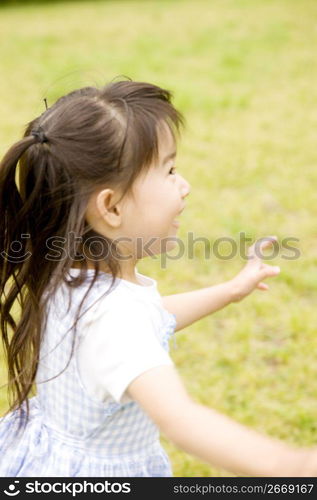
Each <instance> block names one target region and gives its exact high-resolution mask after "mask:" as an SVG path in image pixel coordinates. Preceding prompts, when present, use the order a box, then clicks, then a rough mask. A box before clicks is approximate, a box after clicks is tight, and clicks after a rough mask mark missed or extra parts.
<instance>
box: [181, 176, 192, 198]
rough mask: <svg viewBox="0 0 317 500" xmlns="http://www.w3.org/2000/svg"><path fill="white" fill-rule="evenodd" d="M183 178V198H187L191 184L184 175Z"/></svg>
mask: <svg viewBox="0 0 317 500" xmlns="http://www.w3.org/2000/svg"><path fill="white" fill-rule="evenodd" d="M181 180H182V188H181V193H182V198H185V197H186V196H188V195H189V193H190V184H189V182H187V181H186V179H184V177H182V179H181Z"/></svg>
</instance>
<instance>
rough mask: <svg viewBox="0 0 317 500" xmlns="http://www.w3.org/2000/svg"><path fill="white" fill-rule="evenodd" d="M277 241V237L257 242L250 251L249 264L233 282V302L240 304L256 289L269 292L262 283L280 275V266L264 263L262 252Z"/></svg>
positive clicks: (269, 237)
mask: <svg viewBox="0 0 317 500" xmlns="http://www.w3.org/2000/svg"><path fill="white" fill-rule="evenodd" d="M276 241H277V238H276V236H268V237H266V238H261V239H260V240H258V241H256V242H255V243H254V244H253V245H252V246H251V247H250V248H249V249H248V263H247V264H246V265H245V266H244V268H243V269H242V270H241V271H240V273H239V274H237V276H235V277H234V278H233V279H232V280H231V281H230V283H231V285H232V293H233V299H232V301H233V302H239V301H240V300H241V299H243V298H244V297H246V296H247V295H249V293H251V292H252V291H253V290H254V289H255V288H258V289H259V290H268V288H269V287H268V285H267V284H266V283H263V282H262V281H263V280H264V279H266V278H269V277H271V276H277V275H278V274H279V273H280V268H279V267H278V266H269V265H268V264H264V262H263V261H262V259H261V257H262V252H263V250H264V249H265V248H268V247H270V246H271V245H272V244H273V243H274V242H276Z"/></svg>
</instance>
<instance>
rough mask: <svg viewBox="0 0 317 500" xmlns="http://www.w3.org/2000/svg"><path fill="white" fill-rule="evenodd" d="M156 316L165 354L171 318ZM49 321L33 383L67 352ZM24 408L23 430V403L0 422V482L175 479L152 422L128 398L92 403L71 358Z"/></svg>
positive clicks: (165, 313)
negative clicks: (8, 479) (0, 479)
mask: <svg viewBox="0 0 317 500" xmlns="http://www.w3.org/2000/svg"><path fill="white" fill-rule="evenodd" d="M73 269H74V268H73ZM137 274H138V275H139V276H143V275H140V274H139V273H137ZM147 279H149V278H147ZM119 281H121V282H122V283H123V282H124V280H119ZM152 281H153V282H154V283H156V282H155V280H152ZM125 284H127V282H125ZM94 286H95V285H94ZM136 286H137V285H136ZM142 288H143V287H142ZM97 289H98V287H97V288H96V290H97ZM157 293H158V292H157ZM110 295H111V294H110ZM154 306H155V307H156V308H157V306H158V302H157V303H156V304H154ZM160 313H161V314H162V316H161V317H162V329H161V344H162V345H163V346H164V348H165V349H166V350H168V340H169V338H170V336H171V335H172V334H173V333H174V330H175V326H176V320H175V316H174V315H173V314H171V313H169V312H168V311H166V310H165V309H163V308H162V309H161V311H160ZM50 314H51V313H50ZM48 324H50V325H51V328H50V330H49V336H48V335H45V334H44V336H43V341H42V345H41V356H40V363H39V367H38V371H37V376H36V381H37V382H39V381H45V380H46V379H48V378H50V377H52V376H54V375H55V374H56V375H57V374H59V373H60V372H61V371H62V370H63V369H64V368H65V366H66V364H67V361H68V359H69V354H70V352H71V350H70V349H71V336H64V335H63V333H64V332H61V331H60V330H59V329H58V328H54V318H53V317H50V316H49V321H48ZM67 324H68V323H67V321H65V326H66V325H67ZM78 324H79V323H78ZM56 346H57V347H56ZM43 353H46V354H47V353H49V356H47V355H44V356H43V355H42V354H43ZM29 405H30V417H29V420H28V422H27V423H26V427H25V428H24V429H22V431H20V433H17V429H18V423H19V420H20V419H21V420H22V423H24V422H25V421H26V410H25V403H24V404H23V406H22V413H20V412H18V411H17V410H16V411H13V412H11V413H9V414H8V415H6V416H5V417H3V418H2V419H0V450H1V455H0V476H2V477H18V476H24V477H49V476H51V477H55V476H57V477H113V476H117V477H129V476H130V477H131V476H132V477H133V476H134V477H136V476H171V475H172V471H171V466H170V462H169V459H168V457H167V455H166V453H165V451H164V450H163V448H162V447H161V444H160V441H159V430H158V428H157V427H156V425H155V424H154V423H153V422H152V421H151V420H150V418H149V417H148V416H147V415H146V414H145V413H144V411H143V410H142V408H141V407H140V406H139V405H138V404H137V403H136V402H134V401H132V400H131V401H130V402H128V403H125V404H122V403H117V402H116V401H115V400H112V401H111V399H110V400H108V401H107V402H104V401H96V399H95V398H92V397H91V395H90V394H88V392H87V390H86V389H85V387H84V386H83V384H82V380H81V377H80V375H79V371H78V366H77V362H76V357H75V356H73V357H72V358H71V361H70V364H69V366H68V367H67V369H66V370H65V371H64V372H63V373H62V374H60V375H59V376H58V377H56V378H54V379H52V380H51V381H49V382H45V383H39V384H37V395H36V396H34V397H32V398H30V399H29Z"/></svg>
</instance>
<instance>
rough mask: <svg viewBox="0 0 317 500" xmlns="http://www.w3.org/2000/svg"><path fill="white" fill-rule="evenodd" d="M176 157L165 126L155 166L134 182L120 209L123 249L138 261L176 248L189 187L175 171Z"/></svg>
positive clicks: (171, 138) (172, 140) (171, 139)
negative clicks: (181, 213) (131, 190)
mask: <svg viewBox="0 0 317 500" xmlns="http://www.w3.org/2000/svg"><path fill="white" fill-rule="evenodd" d="M175 156H176V150H175V142H174V139H173V136H172V134H171V132H170V130H169V128H168V127H167V125H164V127H163V128H161V133H160V135H159V158H158V160H157V162H155V164H152V165H151V166H150V168H149V170H148V171H147V172H145V173H144V174H141V175H140V176H139V177H138V178H137V179H136V181H135V183H134V185H133V193H132V195H129V196H128V197H127V199H126V201H125V203H124V206H123V224H122V226H121V230H122V232H121V231H120V232H121V234H122V242H123V248H125V250H129V251H130V252H133V255H134V257H136V258H137V259H140V258H142V257H146V256H150V255H155V254H159V253H164V252H166V251H168V250H170V249H172V248H174V247H175V245H176V242H175V237H176V235H177V230H178V227H179V222H178V218H179V215H180V212H182V210H183V209H184V207H185V198H186V196H187V195H188V194H189V192H190V185H189V184H188V182H187V181H186V180H185V179H184V178H183V177H182V176H181V175H180V174H178V173H177V172H176V171H175V166H174V164H175ZM124 238H125V240H124ZM124 253H125V254H126V252H124Z"/></svg>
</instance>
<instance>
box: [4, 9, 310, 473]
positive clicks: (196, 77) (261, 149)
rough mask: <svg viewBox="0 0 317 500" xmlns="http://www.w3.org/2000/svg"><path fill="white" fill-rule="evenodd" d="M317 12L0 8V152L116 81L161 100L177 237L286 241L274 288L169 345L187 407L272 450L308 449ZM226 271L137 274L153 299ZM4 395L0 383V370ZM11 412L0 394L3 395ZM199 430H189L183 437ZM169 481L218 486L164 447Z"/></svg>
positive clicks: (202, 264)
mask: <svg viewBox="0 0 317 500" xmlns="http://www.w3.org/2000/svg"><path fill="white" fill-rule="evenodd" d="M316 15H317V4H316V2H315V0H301V1H297V0H266V1H261V0H213V1H212V2H211V1H195V2H190V1H153V2H152V1H146V2H145V1H143V2H141V1H135V2H133V1H126V2H121V1H112V2H111V1H108V2H101V1H98V2H94V1H90V2H88V1H87V2H80V3H78V4H76V5H75V4H74V3H69V4H67V3H62V2H59V3H56V4H54V3H53V2H52V3H51V4H45V5H41V6H40V5H33V6H32V5H24V6H23V5H17V6H11V7H10V6H7V7H3V8H2V9H0V74H1V79H0V96H1V98H0V116H1V127H0V152H1V154H2V153H4V152H5V150H6V148H7V147H8V146H9V145H10V144H11V143H12V142H13V141H15V140H17V139H18V138H19V137H20V135H21V133H22V130H23V127H24V125H25V124H26V123H27V122H28V121H29V120H30V119H31V118H33V117H34V116H35V115H38V114H39V113H41V112H42V111H43V110H44V103H43V98H44V97H47V98H48V102H49V104H50V103H51V102H53V100H54V99H55V98H56V97H58V96H59V95H60V94H62V93H65V92H67V91H69V90H71V89H73V88H76V87H78V86H82V85H88V84H98V85H101V84H103V83H104V82H107V81H109V80H111V79H112V78H114V77H115V76H117V75H122V74H124V75H127V76H129V77H131V78H132V79H135V80H143V81H150V82H153V83H156V84H159V85H162V86H164V87H166V88H169V89H171V90H172V91H173V92H174V94H175V103H176V105H177V106H178V107H179V108H180V109H181V110H182V111H183V112H184V114H185V116H186V118H187V129H186V131H185V133H184V135H183V138H182V142H181V143H180V145H179V155H178V162H177V163H178V168H179V171H180V172H182V173H183V175H184V176H185V177H187V179H188V180H189V182H190V183H191V186H192V191H191V195H190V197H189V198H188V200H187V201H188V203H187V209H186V211H185V212H184V213H183V215H182V227H181V229H180V233H179V235H180V236H181V237H183V238H184V240H186V234H187V232H189V231H192V232H193V233H194V234H195V236H196V237H199V236H205V237H206V238H208V239H209V240H210V241H211V243H213V242H214V241H215V240H216V239H217V238H220V237H223V236H226V237H232V238H235V239H237V238H238V234H239V232H240V231H244V232H245V233H246V234H247V235H248V236H250V237H252V239H253V240H254V239H255V238H257V237H261V236H265V235H271V234H276V235H277V236H278V237H279V238H280V240H282V239H283V238H286V237H294V238H298V240H299V242H298V244H297V247H298V248H299V249H300V252H301V256H300V258H299V259H297V260H286V259H282V258H277V259H275V260H274V263H275V264H278V265H280V266H281V269H282V272H281V275H280V276H279V277H278V278H277V279H275V280H274V282H273V281H272V282H271V286H270V291H269V292H260V291H256V292H254V294H253V295H252V296H250V297H248V298H247V299H246V300H245V301H244V302H242V303H239V304H235V305H231V306H229V307H228V308H227V309H225V310H223V311H220V312H218V313H216V314H214V315H212V316H210V317H207V318H204V319H203V320H201V321H199V322H197V323H196V324H194V325H192V326H191V327H188V328H187V329H185V330H183V332H180V333H178V348H177V349H176V350H173V349H172V348H171V354H172V357H173V359H174V360H175V363H176V364H177V366H178V369H179V371H180V373H181V375H182V377H183V379H184V382H185V384H186V386H187V388H188V390H189V391H190V393H191V394H192V396H193V398H195V399H196V400H197V401H200V402H201V403H204V404H206V405H209V406H211V407H213V408H216V409H218V410H219V411H222V412H224V413H226V414H227V415H230V416H231V417H233V418H235V419H237V420H238V421H240V422H242V423H244V424H246V425H249V426H251V427H252V428H254V429H257V430H259V431H263V432H266V433H268V434H270V435H272V436H276V437H280V438H282V439H284V440H286V441H287V442H289V443H294V444H297V445H313V444H315V443H316V437H317V429H316V413H317V403H316V401H317V389H316V383H315V380H316V377H317V364H316V352H315V351H316V333H315V331H316V326H315V325H316V324H317V312H316V307H315V301H316V293H317V270H316V269H317V268H316V262H317V252H316V244H317V230H316V220H315V219H316V213H317V196H316V185H317V183H316V181H317V168H316V166H317V151H316V124H317V87H316V81H317V80H316V78H317V67H316V45H317V30H316ZM242 265H243V260H242V259H241V258H239V257H236V258H234V259H231V260H221V259H219V258H216V257H211V258H210V259H205V258H204V254H203V251H202V248H201V246H199V244H197V245H196V247H195V252H194V258H192V259H189V258H188V256H187V255H185V256H184V257H183V258H182V259H181V260H175V261H172V260H170V261H168V264H167V268H166V269H162V268H161V264H160V259H155V260H154V259H146V260H144V261H143V262H140V263H139V265H138V269H139V271H140V272H143V273H145V274H149V275H151V276H153V277H154V278H156V279H157V280H158V281H159V288H160V291H161V293H162V294H168V293H176V292H182V291H187V290H192V289H195V288H198V287H202V286H208V285H211V284H216V283H218V282H220V281H223V280H225V279H228V278H230V277H232V276H233V275H234V274H235V273H236V272H237V271H238V270H239V269H240V268H241V266H242ZM0 375H1V381H3V382H5V372H4V368H2V369H1V371H0ZM0 397H1V399H0V403H1V410H3V411H4V410H5V409H6V408H7V400H6V392H5V391H4V390H2V392H1V395H0ZM193 425H195V423H193ZM163 442H164V446H165V447H166V449H167V451H168V453H169V455H170V457H171V460H172V463H173V467H174V474H175V475H176V476H225V475H228V473H227V472H224V471H220V470H217V469H215V468H213V467H211V466H209V465H206V464H204V463H202V462H200V461H199V460H197V459H196V458H194V457H191V456H189V455H187V454H185V453H183V452H182V451H180V450H178V449H176V448H175V447H174V446H173V445H172V444H170V443H167V442H166V441H165V440H163Z"/></svg>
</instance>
